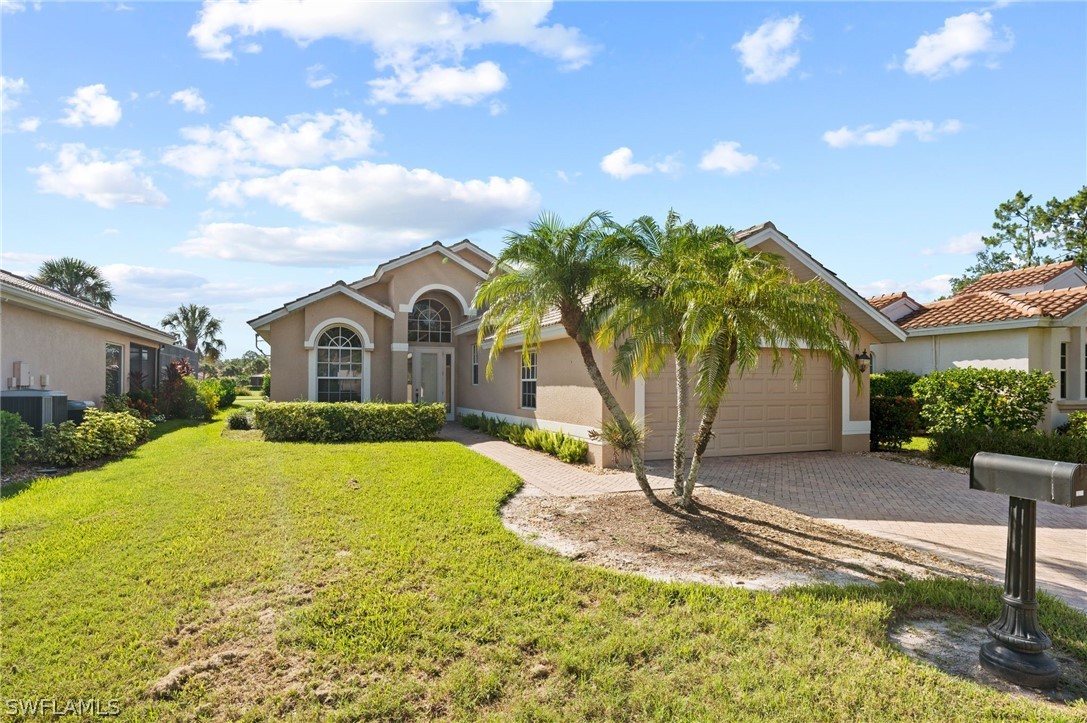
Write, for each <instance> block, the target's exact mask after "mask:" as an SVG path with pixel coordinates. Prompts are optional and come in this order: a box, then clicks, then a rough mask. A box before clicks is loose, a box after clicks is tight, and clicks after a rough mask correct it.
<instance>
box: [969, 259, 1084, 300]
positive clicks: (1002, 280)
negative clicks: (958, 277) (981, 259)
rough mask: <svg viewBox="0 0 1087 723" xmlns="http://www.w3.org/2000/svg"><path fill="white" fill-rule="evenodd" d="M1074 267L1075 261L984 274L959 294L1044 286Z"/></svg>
mask: <svg viewBox="0 0 1087 723" xmlns="http://www.w3.org/2000/svg"><path fill="white" fill-rule="evenodd" d="M1075 265H1076V262H1075V261H1062V262H1060V263H1058V264H1046V265H1045V266H1031V267H1030V268H1027V269H1015V270H1014V271H1001V272H1000V273H997V274H985V275H984V276H982V277H981V278H979V279H978V280H977V281H975V282H974V283H972V284H970V285H969V286H967V287H966V288H965V289H963V290H962V291H960V292H959V294H960V295H961V294H968V293H971V292H975V291H1002V290H1006V289H1017V288H1022V287H1024V286H1038V285H1039V284H1044V283H1046V282H1047V281H1051V280H1053V279H1055V278H1057V277H1058V276H1060V275H1061V274H1063V273H1064V272H1065V271H1067V270H1068V269H1071V268H1073V267H1074V266H1075Z"/></svg>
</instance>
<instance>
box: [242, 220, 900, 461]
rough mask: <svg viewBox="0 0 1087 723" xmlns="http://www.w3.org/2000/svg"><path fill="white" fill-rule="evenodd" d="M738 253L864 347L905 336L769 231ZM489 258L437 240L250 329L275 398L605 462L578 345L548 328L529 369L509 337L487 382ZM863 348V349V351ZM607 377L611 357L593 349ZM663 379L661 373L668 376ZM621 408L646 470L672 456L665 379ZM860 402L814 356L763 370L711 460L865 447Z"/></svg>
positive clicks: (727, 421) (550, 323) (641, 385)
mask: <svg viewBox="0 0 1087 723" xmlns="http://www.w3.org/2000/svg"><path fill="white" fill-rule="evenodd" d="M737 238H738V240H739V241H740V242H741V243H744V244H746V245H747V246H749V247H753V248H757V249H759V250H763V251H768V252H773V253H776V254H780V255H781V256H783V257H784V258H785V259H786V261H787V262H788V264H789V266H790V267H791V268H792V269H793V271H794V273H795V274H796V275H797V276H798V277H799V278H801V279H810V278H813V277H819V278H822V279H824V280H825V281H826V282H827V283H828V284H830V286H831V287H832V288H834V289H835V290H836V291H837V292H838V294H839V298H840V302H841V304H842V308H843V309H845V310H846V312H847V313H848V314H849V316H850V318H852V319H853V320H854V322H855V323H856V325H857V327H858V329H859V330H860V333H861V349H863V348H867V347H869V346H871V345H873V344H876V343H880V342H882V343H888V342H894V341H900V340H902V339H904V338H905V334H904V333H903V332H902V331H901V330H900V329H899V328H898V327H897V326H896V325H895V324H894V323H892V322H891V321H890V320H889V319H887V318H886V317H885V316H883V315H882V314H880V313H879V312H878V311H876V310H875V309H874V308H872V306H871V305H869V304H868V303H867V302H866V301H865V300H864V299H863V298H861V297H860V296H859V295H857V293H856V292H854V291H853V290H852V289H850V288H849V287H847V286H846V285H845V284H843V283H842V282H841V281H840V280H839V279H838V278H837V277H836V276H835V275H834V274H832V273H830V272H829V271H828V270H827V269H825V268H823V267H822V266H821V265H820V264H819V263H818V262H816V261H815V260H814V259H812V258H811V256H809V255H808V254H807V253H806V252H804V251H803V250H801V249H800V248H799V247H798V246H797V245H796V244H794V243H793V242H792V241H791V240H789V238H788V237H786V236H785V235H784V234H782V233H781V232H780V231H778V230H777V228H775V227H774V225H773V224H770V223H766V224H762V225H760V226H757V227H754V228H751V229H747V230H746V231H743V232H741V233H740V234H738V236H737ZM494 261H495V259H494V257H493V256H492V255H491V254H489V253H487V252H486V251H484V250H483V249H481V248H479V247H478V246H476V245H475V244H473V243H471V242H470V241H461V242H460V243H456V244H453V245H451V246H445V245H443V244H441V243H439V242H435V243H433V244H431V245H430V246H427V247H425V248H422V249H419V250H418V251H414V252H412V253H409V254H407V255H405V256H401V257H399V258H396V259H393V260H392V261H388V262H386V263H383V264H381V265H379V266H378V267H377V269H376V270H375V271H374V273H373V274H372V275H371V276H368V277H366V278H364V279H361V280H359V281H355V282H353V283H350V284H348V283H344V282H342V281H338V282H336V283H335V284H332V285H331V286H327V287H325V288H323V289H320V290H318V291H315V292H313V293H312V294H309V295H307V296H303V297H301V298H299V299H295V300H294V301H290V302H288V303H286V304H284V305H283V306H282V307H281V308H279V309H276V310H275V311H272V312H270V313H268V314H265V315H263V316H261V317H258V318H256V319H253V320H252V321H250V322H249V324H250V326H252V327H253V329H254V330H255V331H256V332H257V333H258V334H259V335H260V336H261V337H262V338H263V339H265V340H266V341H267V342H268V343H269V344H270V345H271V350H272V352H271V353H272V358H273V366H274V369H275V371H274V373H273V374H272V388H271V398H272V399H273V400H277V401H288V400H294V399H310V400H316V401H337V400H369V399H383V400H388V401H398V402H399V401H407V400H414V401H427V402H440V403H444V404H445V405H446V408H447V409H448V413H449V417H450V419H452V418H454V417H455V416H458V415H464V414H471V413H486V414H487V415H490V416H496V417H499V418H502V419H505V420H507V421H513V422H521V423H525V424H529V425H532V426H536V427H541V428H544V429H554V430H563V431H565V432H566V433H568V434H571V435H573V436H576V437H579V438H581V439H585V440H586V441H588V442H589V448H590V457H591V459H592V460H593V461H594V462H595V463H596V464H599V465H603V464H608V463H610V462H611V455H610V454H608V453H607V450H605V449H603V448H602V447H601V446H600V445H599V444H598V443H596V442H593V441H591V440H590V439H589V431H590V430H593V429H599V428H600V426H601V424H602V422H603V421H604V420H605V419H607V416H606V415H607V412H606V411H605V408H604V404H603V401H602V400H601V399H600V396H599V394H597V392H596V389H595V387H594V386H593V385H592V382H591V381H590V380H589V376H588V374H587V373H586V371H585V368H584V366H583V364H582V361H581V358H580V355H579V354H578V352H577V349H576V346H575V345H574V343H573V342H572V341H571V340H570V339H568V338H567V337H566V336H565V333H564V332H563V330H562V328H561V327H560V326H559V325H558V324H557V321H558V318H557V316H556V317H555V318H554V319H545V325H544V327H543V330H542V341H541V344H540V346H539V348H538V349H537V350H536V351H535V352H534V353H533V354H532V355H531V363H528V364H526V363H525V362H524V360H523V355H522V353H521V342H522V341H523V340H522V339H520V338H518V337H517V336H516V335H511V336H510V337H509V338H507V340H506V343H505V346H504V348H503V351H502V353H501V355H500V356H499V358H498V359H497V361H496V363H495V365H494V375H493V379H491V380H487V379H486V376H485V365H486V360H487V356H488V353H489V346H488V345H487V343H485V344H484V346H483V347H482V348H478V347H477V346H476V339H477V333H478V324H479V319H478V316H477V310H476V309H475V308H473V307H472V299H473V298H474V296H475V291H476V288H477V286H478V285H479V283H480V282H482V281H483V280H485V279H486V278H487V277H488V274H489V273H491V269H492V266H493V264H494ZM861 349H858V352H859V351H860V350H861ZM597 355H598V362H599V363H600V367H601V368H602V369H604V370H610V369H611V365H612V351H611V350H608V349H600V350H598V351H597ZM666 368H667V367H666ZM611 384H612V388H613V389H615V390H616V393H617V396H618V398H619V401H620V403H621V404H622V405H623V406H624V408H625V409H626V410H627V411H629V412H630V413H633V414H636V415H638V416H640V417H643V418H644V419H645V420H646V424H647V427H648V429H649V435H648V438H647V441H646V454H647V457H648V458H649V459H665V458H668V457H669V456H670V455H671V448H672V446H671V441H670V437H671V435H672V434H673V430H674V426H673V425H674V424H675V418H676V409H675V392H674V377H672V376H670V373H669V372H665V373H662V374H661V375H659V376H657V377H654V378H652V379H636V380H635V381H634V383H632V384H623V383H621V382H620V381H619V380H617V379H612V380H611ZM860 386H861V391H859V392H858V385H857V384H856V383H855V382H854V381H853V380H852V379H851V378H849V377H848V376H843V375H842V374H841V373H836V372H833V371H832V370H831V367H830V364H829V362H828V361H827V360H826V359H825V358H823V357H822V355H812V358H811V360H810V361H809V362H808V363H807V365H806V371H805V375H804V379H803V380H802V381H801V382H800V383H799V384H794V383H793V381H792V374H791V369H789V368H783V369H781V370H779V372H778V373H776V374H775V373H772V372H771V371H770V365H769V363H767V364H765V365H762V366H760V367H759V368H758V369H756V370H754V371H753V372H750V373H748V374H747V375H745V376H744V378H742V379H737V380H736V381H735V383H734V387H733V390H732V393H731V394H730V396H729V399H728V402H727V403H726V405H725V407H724V408H723V409H722V410H721V413H720V416H719V419H718V422H717V425H716V427H715V431H716V435H715V437H714V440H713V442H712V443H711V447H710V449H709V450H708V451H707V454H709V455H713V456H721V455H734V454H761V453H771V452H793V451H812V450H847V451H852V450H866V449H868V434H869V429H870V425H869V422H868V382H867V376H865V378H864V379H863V380H862V383H861V385H860Z"/></svg>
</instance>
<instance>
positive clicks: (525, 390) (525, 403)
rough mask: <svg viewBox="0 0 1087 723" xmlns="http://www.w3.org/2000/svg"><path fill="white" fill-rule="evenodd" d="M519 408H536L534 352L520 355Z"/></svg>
mask: <svg viewBox="0 0 1087 723" xmlns="http://www.w3.org/2000/svg"><path fill="white" fill-rule="evenodd" d="M521 408H522V409H535V408H536V352H529V355H528V359H525V357H524V355H521Z"/></svg>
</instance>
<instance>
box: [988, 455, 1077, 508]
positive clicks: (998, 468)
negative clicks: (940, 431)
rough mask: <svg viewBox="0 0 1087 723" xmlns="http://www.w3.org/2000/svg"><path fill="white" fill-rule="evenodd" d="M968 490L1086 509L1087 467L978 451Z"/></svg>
mask: <svg viewBox="0 0 1087 723" xmlns="http://www.w3.org/2000/svg"><path fill="white" fill-rule="evenodd" d="M970 489H972V490H984V491H985V492H995V493H996V494H998V495H1007V496H1008V497H1019V498H1020V499H1024V500H1034V501H1035V502H1051V503H1053V504H1055V505H1062V506H1064V507H1082V506H1087V465H1080V464H1072V463H1071V462H1053V461H1051V460H1046V459H1033V458H1031V457H1015V456H1013V455H1010V454H994V453H992V452H978V453H977V454H975V455H974V458H973V459H972V460H971V461H970Z"/></svg>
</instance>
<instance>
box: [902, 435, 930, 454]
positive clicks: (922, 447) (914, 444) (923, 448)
mask: <svg viewBox="0 0 1087 723" xmlns="http://www.w3.org/2000/svg"><path fill="white" fill-rule="evenodd" d="M928 444H929V438H928V437H914V438H913V439H911V440H910V441H909V442H907V443H906V444H904V445H902V449H904V450H908V451H911V452H927V451H928Z"/></svg>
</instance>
